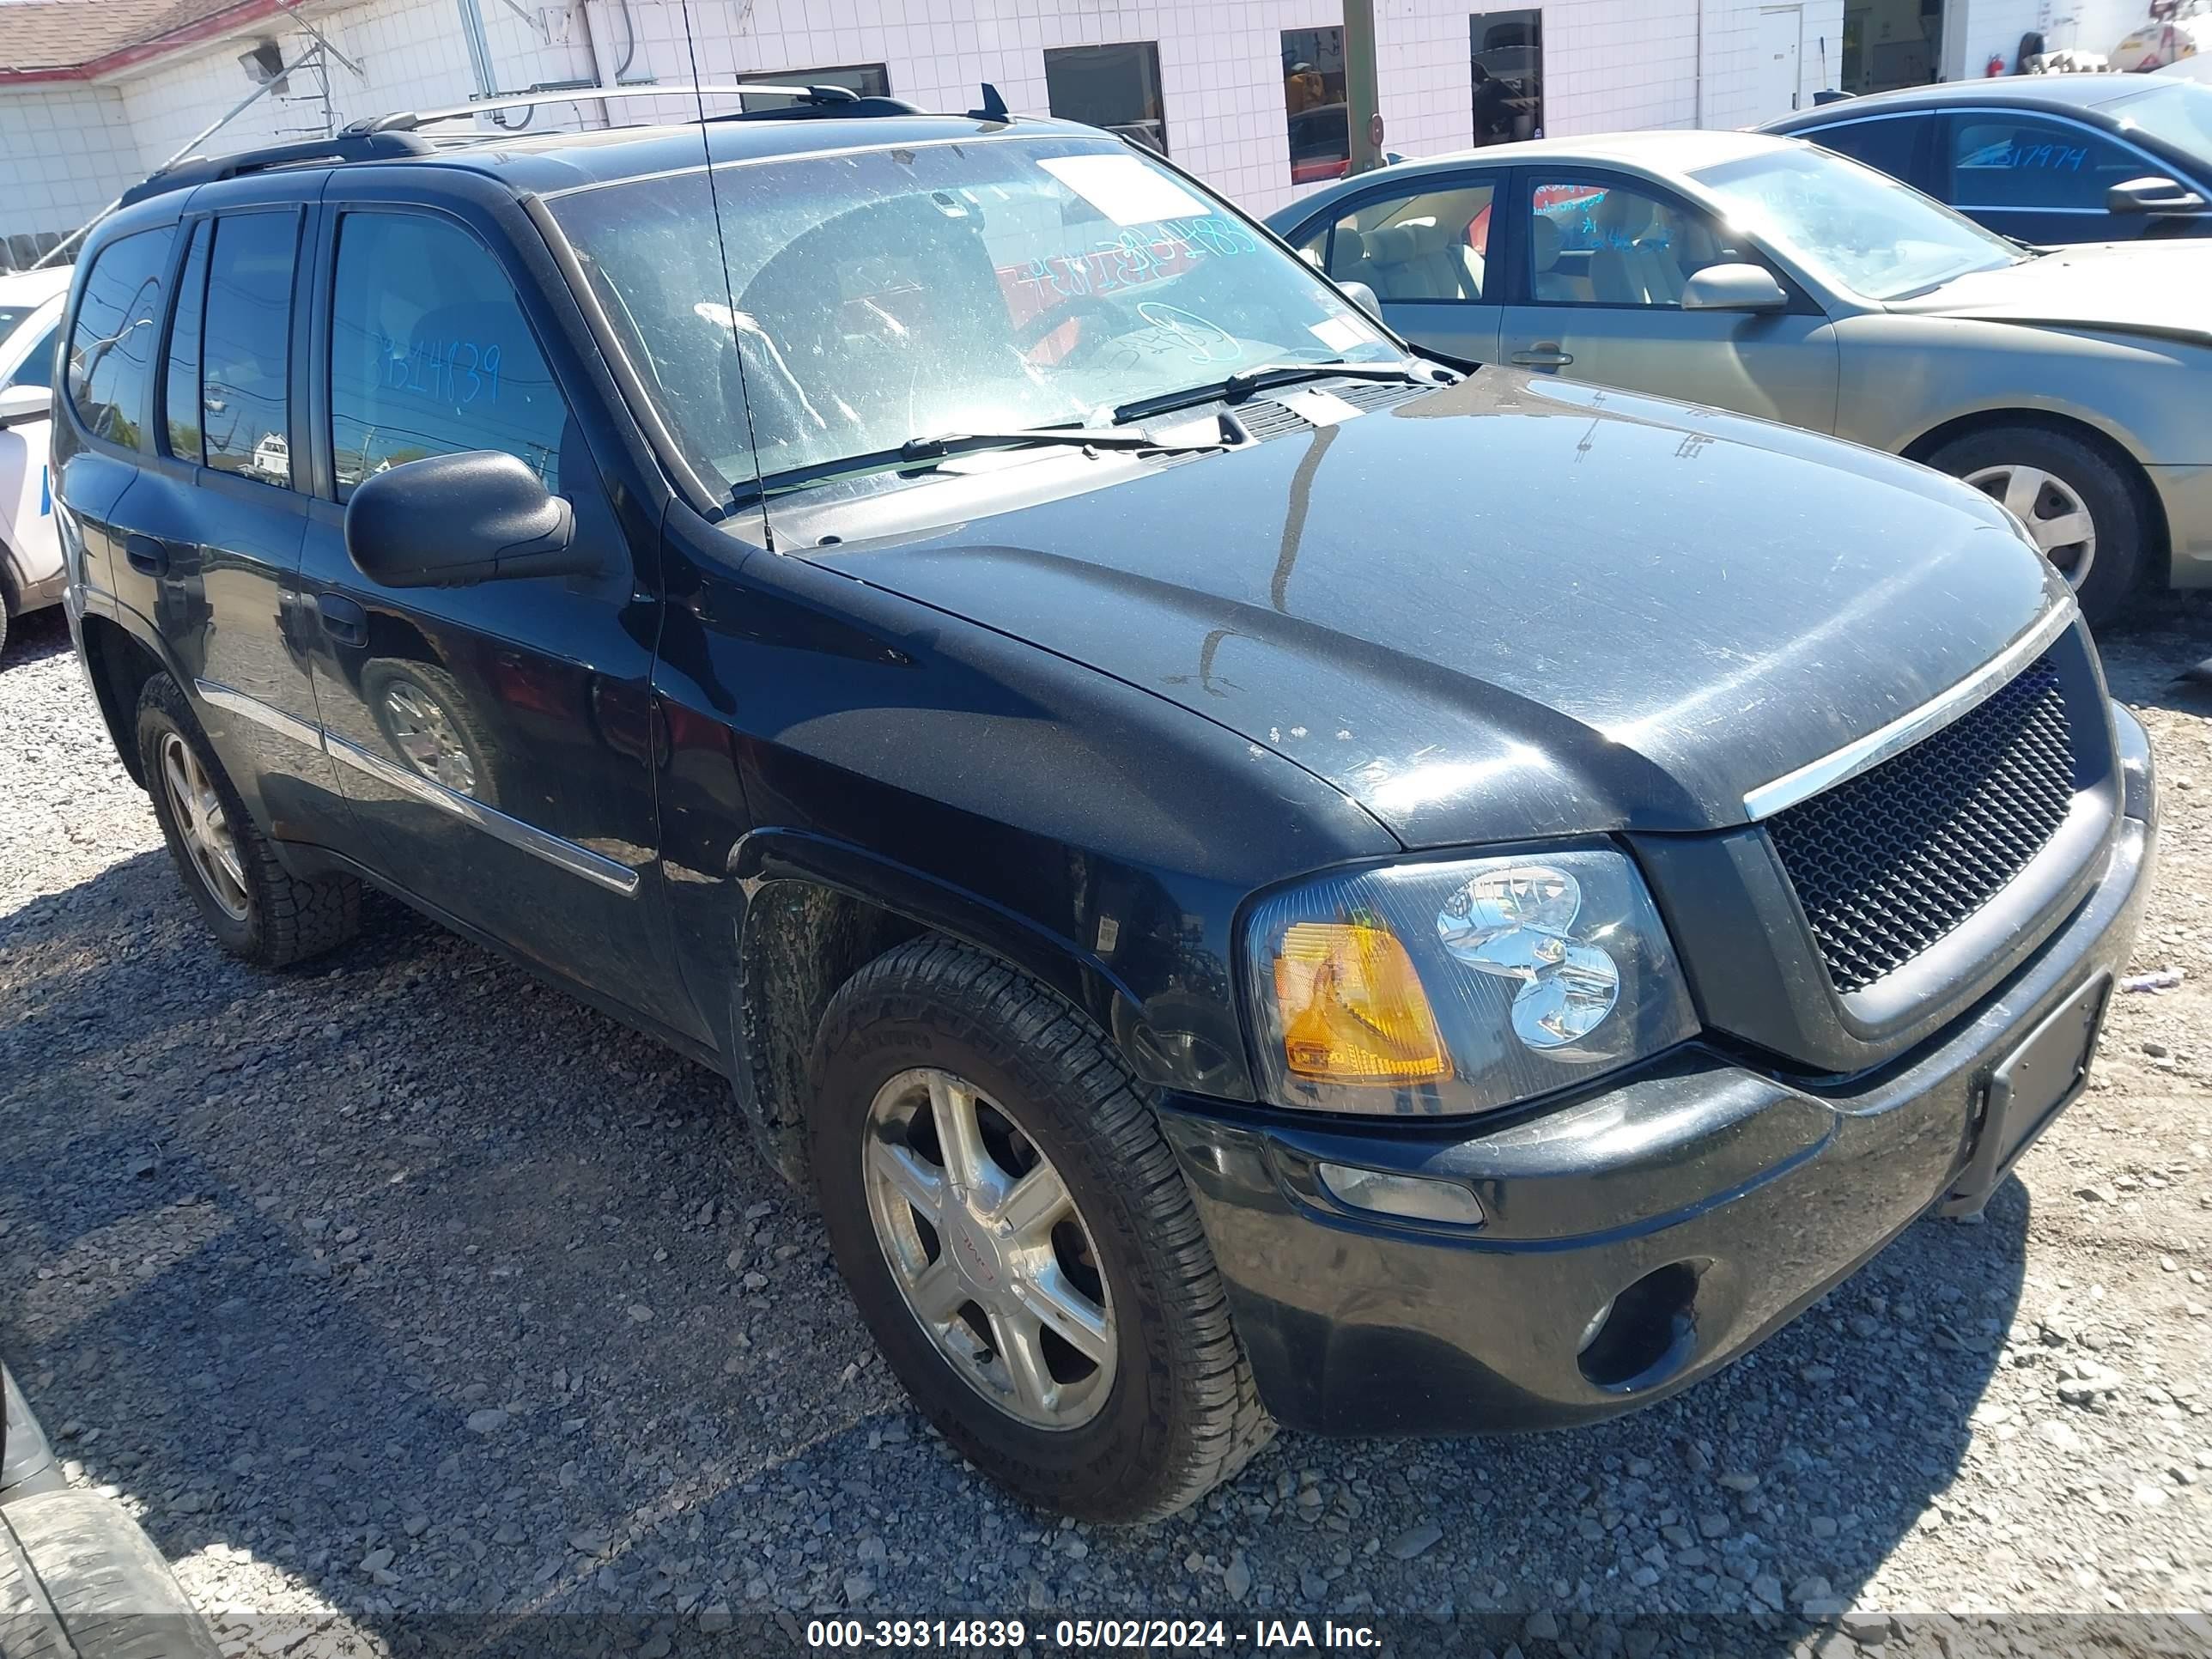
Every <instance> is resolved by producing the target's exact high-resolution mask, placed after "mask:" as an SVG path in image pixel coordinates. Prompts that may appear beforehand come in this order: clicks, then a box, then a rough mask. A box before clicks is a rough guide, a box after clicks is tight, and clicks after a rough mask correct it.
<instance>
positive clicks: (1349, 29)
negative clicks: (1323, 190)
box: [1344, 0, 1383, 173]
mask: <svg viewBox="0 0 2212 1659" xmlns="http://www.w3.org/2000/svg"><path fill="white" fill-rule="evenodd" d="M1344 101H1345V105H1346V109H1345V126H1346V129H1347V131H1346V137H1348V138H1349V139H1350V140H1351V141H1352V167H1351V171H1352V172H1353V173H1371V172H1373V171H1374V170H1375V169H1376V167H1381V166H1382V165H1383V104H1382V95H1381V94H1380V93H1378V92H1377V91H1376V79H1375V0H1344Z"/></svg>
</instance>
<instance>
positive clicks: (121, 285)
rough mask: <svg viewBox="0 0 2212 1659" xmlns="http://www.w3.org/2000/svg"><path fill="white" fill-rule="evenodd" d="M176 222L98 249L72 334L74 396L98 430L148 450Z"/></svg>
mask: <svg viewBox="0 0 2212 1659" xmlns="http://www.w3.org/2000/svg"><path fill="white" fill-rule="evenodd" d="M176 236H177V233H176V228H175V227H174V226H173V225H165V226H163V227H162V228H160V229H159V230H142V231H139V232H137V234H133V235H130V236H122V237H118V238H117V239H116V240H114V241H112V242H110V243H109V244H108V245H107V246H106V247H104V248H102V249H100V254H99V257H98V258H95V259H94V261H93V266H92V270H91V272H90V273H89V274H88V276H86V277H85V281H84V297H83V299H82V301H80V302H79V303H78V305H77V311H76V326H75V327H74V328H73V329H72V330H71V331H70V354H69V355H70V361H69V395H70V403H72V404H75V405H76V412H77V418H78V419H80V420H82V422H84V423H85V425H86V426H87V427H88V428H90V429H91V431H92V432H93V433H94V435H95V436H98V437H102V438H106V439H107V440H109V441H111V442H114V443H118V444H122V445H124V446H125V447H126V448H131V449H138V448H143V447H144V443H145V435H146V411H147V406H148V404H149V402H150V400H151V398H152V395H153V384H154V362H155V356H157V343H158V342H159V341H160V339H161V283H162V280H163V278H164V277H166V276H167V274H168V270H169V249H170V247H171V246H172V245H173V243H174V242H175V240H176Z"/></svg>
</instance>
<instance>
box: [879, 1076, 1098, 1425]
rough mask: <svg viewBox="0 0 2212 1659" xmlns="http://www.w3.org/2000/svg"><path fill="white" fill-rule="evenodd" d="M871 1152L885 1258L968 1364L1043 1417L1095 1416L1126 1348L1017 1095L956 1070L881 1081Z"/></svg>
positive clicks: (918, 1308)
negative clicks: (1014, 1109) (1005, 1095)
mask: <svg viewBox="0 0 2212 1659" xmlns="http://www.w3.org/2000/svg"><path fill="white" fill-rule="evenodd" d="M862 1158H863V1159H864V1161H865V1164H866V1176H865V1178H866V1183H867V1193H868V1213H869V1218H870V1219H871V1220H872V1221H873V1222H874V1224H875V1229H876V1242H877V1243H878V1244H879V1245H881V1246H882V1248H883V1252H884V1261H885V1262H886V1263H887V1264H888V1265H889V1266H890V1270H891V1277H892V1279H893V1280H894V1281H895V1282H896V1284H897V1285H898V1287H899V1291H900V1293H901V1294H902V1295H903V1296H904V1297H905V1298H906V1304H907V1307H908V1309H909V1310H911V1311H912V1312H913V1314H914V1316H915V1319H916V1320H917V1321H919V1322H921V1328H922V1329H923V1330H924V1331H925V1332H927V1334H928V1336H929V1339H930V1340H932V1341H933V1342H934V1343H935V1344H936V1345H937V1346H938V1348H939V1351H940V1352H943V1354H944V1355H945V1358H946V1359H948V1360H950V1361H951V1364H952V1368H953V1370H955V1371H956V1372H957V1373H958V1374H959V1376H961V1378H962V1379H963V1381H964V1382H966V1383H968V1385H969V1387H970V1388H972V1389H975V1391H976V1392H977V1393H979V1394H981V1395H982V1396H983V1398H984V1399H986V1400H987V1401H990V1402H991V1403H992V1404H993V1405H994V1406H996V1407H999V1409H1000V1410H1001V1411H1003V1412H1006V1413H1009V1414H1010V1415H1012V1416H1013V1417H1016V1418H1018V1419H1020V1420H1021V1421H1023V1422H1024V1423H1027V1424H1030V1425H1032V1426H1033V1427H1036V1428H1040V1429H1052V1430H1065V1429H1074V1428H1080V1427H1081V1426H1082V1425H1084V1424H1085V1423H1088V1422H1089V1421H1090V1420H1091V1419H1092V1418H1094V1417H1096V1416H1097V1414H1098V1411H1099V1408H1100V1407H1103V1405H1104V1404H1105V1402H1106V1398H1107V1395H1108V1394H1109V1392H1110V1391H1111V1389H1112V1388H1113V1386H1114V1365H1115V1328H1114V1314H1113V1308H1112V1303H1111V1298H1110V1296H1109V1292H1108V1291H1107V1289H1106V1286H1105V1283H1104V1281H1103V1279H1101V1278H1100V1276H1099V1273H1098V1255H1097V1249H1096V1247H1095V1246H1094V1245H1093V1244H1092V1243H1091V1231H1090V1229H1089V1228H1088V1227H1086V1226H1085V1225H1084V1221H1083V1218H1082V1216H1081V1215H1080V1214H1079V1212H1078V1211H1077V1210H1076V1207H1075V1203H1074V1200H1073V1199H1072V1198H1070V1197H1069V1196H1068V1191H1067V1184H1066V1182H1065V1181H1064V1180H1062V1179H1061V1177H1060V1171H1059V1170H1056V1169H1054V1167H1053V1165H1052V1163H1051V1161H1050V1160H1049V1159H1048V1158H1045V1156H1044V1155H1043V1154H1042V1152H1039V1151H1038V1150H1037V1148H1036V1144H1035V1143H1034V1142H1032V1141H1031V1140H1030V1139H1029V1138H1028V1137H1027V1136H1026V1135H1024V1133H1022V1132H1021V1130H1020V1129H1019V1128H1018V1127H1017V1126H1016V1125H1015V1123H1014V1121H1013V1120H1012V1118H1011V1117H1010V1116H1008V1115H1007V1114H1006V1109H1005V1108H1004V1107H1002V1106H1001V1105H1000V1103H998V1102H997V1101H995V1100H993V1099H992V1098H991V1097H989V1096H987V1095H986V1094H985V1093H984V1092H983V1091H981V1089H979V1088H977V1087H976V1086H975V1085H974V1084H973V1083H970V1082H969V1081H968V1080H967V1079H964V1078H960V1077H957V1076H955V1075H953V1074H952V1073H950V1072H945V1071H939V1070H936V1069H934V1068H931V1067H922V1068H919V1069H916V1070H914V1071H908V1072H901V1073H899V1074H898V1075H897V1076H896V1077H894V1078H892V1079H890V1080H889V1081H888V1082H886V1083H885V1084H884V1086H883V1087H882V1088H881V1089H879V1090H878V1091H877V1092H876V1097H875V1100H874V1103H872V1105H871V1106H870V1108H869V1110H868V1125H867V1133H866V1136H865V1137H864V1139H863V1141H862Z"/></svg>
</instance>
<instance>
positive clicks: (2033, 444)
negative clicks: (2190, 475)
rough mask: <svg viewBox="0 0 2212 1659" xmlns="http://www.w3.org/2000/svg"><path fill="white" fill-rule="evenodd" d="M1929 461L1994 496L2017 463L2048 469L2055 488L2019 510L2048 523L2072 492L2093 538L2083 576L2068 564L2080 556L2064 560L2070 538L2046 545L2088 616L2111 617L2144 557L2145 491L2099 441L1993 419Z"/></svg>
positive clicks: (2001, 494)
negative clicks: (2000, 423) (1996, 423)
mask: <svg viewBox="0 0 2212 1659" xmlns="http://www.w3.org/2000/svg"><path fill="white" fill-rule="evenodd" d="M1928 464H1929V465H1930V466H1933V467H1936V468H1937V469H1938V470H1939V471H1944V472H1948V473H1949V474H1951V475H1952V476H1953V477H1956V478H1963V479H1965V480H1966V482H1967V483H1972V484H1975V485H1976V486H1977V487H1978V488H1980V489H1984V490H1985V491H1986V492H1987V493H1988V494H1990V495H1993V496H1995V497H1996V499H1997V500H1999V501H2004V500H2005V499H2006V484H2007V482H2008V479H2009V478H2010V477H2013V476H2014V475H2015V470H2016V469H2022V470H2024V469H2033V471H2037V472H2040V473H2044V474H2046V475H2048V477H2049V478H2050V479H2051V481H2052V483H2053V485H2055V488H2053V489H2045V490H2041V491H2038V492H2036V494H2035V498H2034V501H2033V502H2032V503H2031V510H2030V511H2029V512H2027V513H2021V516H2022V517H2023V518H2027V519H2030V520H2035V519H2037V518H2039V517H2042V518H2043V519H2044V521H2045V522H2050V521H2051V516H2050V515H2053V514H2056V513H2061V512H2063V511H2064V510H2066V509H2067V508H2068V507H2070V505H2071V503H2070V502H2069V501H2067V500H2066V497H2067V496H2068V495H2071V496H2072V497H2073V498H2074V499H2075V501H2079V502H2080V504H2081V507H2082V508H2083V509H2084V510H2086V511H2087V513H2088V516H2089V520H2090V524H2091V526H2093V532H2094V536H2095V542H2094V546H2093V554H2092V556H2091V557H2090V561H2089V568H2088V572H2087V575H2086V576H2084V577H2078V578H2077V577H2076V576H2075V574H2074V572H2073V569H2072V568H2070V567H2071V566H2072V565H2073V564H2074V563H2077V562H2078V554H2076V555H2075V558H2073V559H2071V560H2069V559H2067V554H2068V551H2069V546H2071V545H2072V544H2062V545H2060V546H2057V547H2054V548H2047V549H2046V550H2045V551H2046V553H2048V554H2051V555H2052V556H2053V562H2054V563H2059V564H2060V568H2061V569H2062V571H2063V572H2064V573H2065V574H2066V578H2067V580H2068V581H2069V582H2070V583H2072V584H2073V587H2074V592H2075V598H2076V599H2079V600H2080V601H2081V612H2082V614H2083V615H2084V616H2086V617H2088V619H2089V620H2090V622H2091V623H2103V622H2108V621H2110V620H2111V619H2112V617H2114V616H2115V615H2117V614H2118V612H2119V611H2120V609H2121V607H2122V606H2124V605H2125V604H2126V603H2127V601H2128V599H2130V597H2131V596H2132V595H2133V594H2134V592H2135V590H2136V585H2137V584H2138V583H2139V582H2140V581H2141V580H2142V574H2143V566H2144V563H2145V557H2144V551H2143V538H2144V514H2143V504H2142V496H2141V495H2139V494H2138V493H2137V491H2136V482H2135V480H2134V479H2133V478H2132V477H2130V476H2129V474H2128V472H2127V471H2126V470H2125V469H2124V466H2123V465H2122V464H2121V463H2119V462H2118V461H2116V460H2114V459H2112V457H2111V456H2110V455H2108V454H2106V453H2105V452H2104V451H2103V450H2102V449H2100V448H2099V447H2097V446H2095V445H2093V444H2091V443H2088V442H2087V441H2084V440H2082V439H2081V438H2077V437H2075V436H2073V435H2071V434H2069V433H2065V432H2059V431H2056V430H2053V429H2052V428H2049V427H2040V426H1993V427H1985V428H1982V429H1981V430H1980V431H1978V432H1970V433H1968V434H1966V435H1965V436H1964V437H1961V438H1954V440H1952V441H1950V442H1949V443H1948V444H1945V445H1944V446H1943V447H1942V448H1941V449H1939V450H1937V451H1936V453H1934V454H1932V455H1930V456H1929V458H1928ZM2010 504H2011V503H2008V505H2010ZM2015 511H2016V512H2017V511H2019V508H2018V507H2015ZM2029 527H2030V528H2031V529H2034V528H2036V527H2037V526H2036V524H2035V523H2033V522H2032V523H2031V524H2030V526H2029ZM2061 561H2065V562H2061Z"/></svg>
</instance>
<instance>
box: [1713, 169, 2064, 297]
mask: <svg viewBox="0 0 2212 1659" xmlns="http://www.w3.org/2000/svg"><path fill="white" fill-rule="evenodd" d="M1691 176H1692V178H1694V179H1697V180H1698V181H1699V183H1700V184H1702V185H1705V188H1706V189H1708V190H1710V191H1712V193H1713V194H1714V195H1715V196H1717V197H1719V198H1720V200H1721V202H1722V203H1723V205H1724V206H1725V208H1726V210H1727V213H1728V216H1729V219H1730V221H1731V222H1733V223H1735V225H1736V226H1737V227H1738V228H1741V229H1743V230H1746V231H1748V232H1750V233H1751V234H1753V235H1755V236H1760V237H1764V238H1765V239H1767V240H1771V241H1775V242H1779V243H1781V244H1782V245H1783V246H1784V249H1785V250H1786V251H1787V252H1791V253H1794V254H1796V256H1797V257H1798V258H1801V259H1802V260H1803V261H1804V262H1805V264H1808V265H1809V266H1810V267H1812V269H1813V270H1814V271H1816V272H1817V273H1818V274H1820V276H1825V277H1826V278H1827V280H1828V281H1830V282H1832V283H1835V284H1837V285H1838V287H1840V288H1844V289H1850V291H1851V292H1852V293H1854V294H1857V295H1863V296H1864V297H1865V298H1867V299H1869V300H1901V299H1904V298H1905V297H1907V296H1908V295H1915V294H1923V293H1925V292H1927V291H1928V290H1929V289H1934V288H1940V287H1942V285H1943V284H1944V283H1948V282H1950V281H1952V280H1953V279H1954V278H1956V277H1960V276H1967V275H1969V274H1970V273H1972V272H1974V271H1978V270H1996V269H1997V268H1998V267H1999V266H2002V265H2009V264H2019V263H2020V262H2021V260H2022V259H2025V258H2029V257H2031V256H2029V255H2028V254H2027V253H2026V252H2023V251H2022V250H2021V248H2020V247H2019V246H2017V245H2016V244H2015V243H2012V242H2008V241H2007V240H2005V239H2004V238H2003V237H2002V236H1998V235H1996V234H1993V233H1991V232H1990V231H1986V230H1984V229H1983V228H1981V227H1980V226H1979V225H1978V224H1976V223H1974V222H1973V221H1972V220H1971V219H1968V218H1966V217H1964V216H1960V215H1959V214H1956V213H1954V212H1952V211H1951V210H1950V209H1948V208H1947V207H1945V206H1944V205H1943V204H1942V203H1940V202H1935V201H1931V200H1929V198H1928V197H1925V196H1923V195H1922V194H1921V193H1920V192H1919V191H1917V190H1914V189H1913V188H1912V187H1911V185H1901V184H1899V183H1898V181H1897V180H1896V179H1892V178H1890V177H1889V176H1888V175H1887V173H1876V172H1875V171H1874V169H1872V168H1871V167H1861V166H1860V165H1859V164H1858V163H1857V161H1845V160H1844V158H1843V157H1842V156H1839V155H1829V154H1827V153H1826V151H1821V150H1814V149H1810V148H1802V149H1801V148H1795V147H1793V148H1791V149H1777V150H1771V151H1767V152H1763V153H1761V154H1759V155H1748V156H1746V157H1744V158H1743V159H1742V160H1741V161H1729V162H1727V163H1725V164H1723V165H1722V166H1718V167H1706V168H1705V169H1703V170H1702V171H1700V172H1698V173H1692V175H1691Z"/></svg>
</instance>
